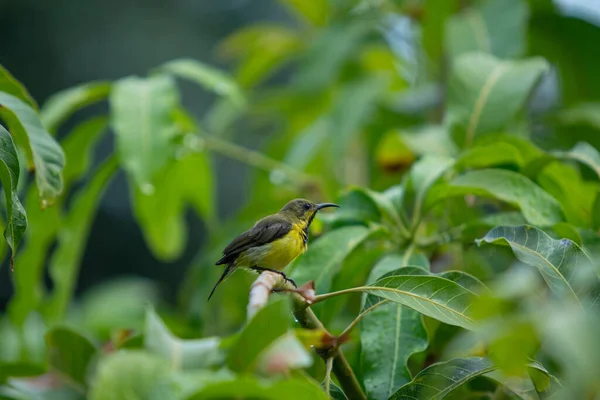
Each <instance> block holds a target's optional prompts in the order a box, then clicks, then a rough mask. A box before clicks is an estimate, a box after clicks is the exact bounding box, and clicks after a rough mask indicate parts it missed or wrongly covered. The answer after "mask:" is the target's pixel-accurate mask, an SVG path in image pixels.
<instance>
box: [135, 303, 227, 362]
mask: <svg viewBox="0 0 600 400" xmlns="http://www.w3.org/2000/svg"><path fill="white" fill-rule="evenodd" d="M220 344H221V340H220V338H218V337H211V338H202V339H193V340H182V339H179V338H178V337H176V336H174V335H173V334H172V333H171V332H170V331H169V329H168V328H167V327H166V326H165V324H164V322H163V321H162V320H161V319H160V317H159V316H158V315H157V314H156V313H155V312H154V311H153V310H152V309H148V310H147V311H146V327H145V329H144V345H145V347H146V349H148V350H149V351H150V352H152V353H155V354H159V355H161V356H162V357H164V358H166V359H167V360H169V362H170V365H171V366H172V367H173V368H174V369H193V368H208V367H211V366H214V365H218V364H220V363H221V362H222V361H223V354H222V351H221V349H220Z"/></svg>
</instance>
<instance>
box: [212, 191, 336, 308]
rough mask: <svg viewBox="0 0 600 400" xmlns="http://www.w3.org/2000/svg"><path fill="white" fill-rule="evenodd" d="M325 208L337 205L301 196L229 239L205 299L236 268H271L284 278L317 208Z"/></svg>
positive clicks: (301, 250)
mask: <svg viewBox="0 0 600 400" xmlns="http://www.w3.org/2000/svg"><path fill="white" fill-rule="evenodd" d="M326 207H339V206H338V205H336V204H333V203H321V204H315V203H313V202H311V201H309V200H305V199H295V200H292V201H290V202H289V203H287V204H286V205H285V206H284V207H283V208H282V209H281V210H279V212H277V213H276V214H272V215H269V216H267V217H264V218H262V219H261V220H259V221H257V222H256V223H255V224H254V225H253V226H252V228H250V229H248V230H247V231H246V232H244V233H242V234H241V235H239V236H238V237H236V238H235V239H233V240H232V241H231V243H229V245H227V247H225V249H224V250H223V257H221V259H220V260H219V261H217V262H216V265H221V264H225V265H227V266H226V268H225V271H223V274H222V275H221V277H220V278H219V280H218V281H217V283H216V284H215V286H214V288H213V289H212V291H211V292H210V295H209V296H208V299H209V300H210V298H211V297H212V295H213V293H214V292H215V289H216V288H217V286H218V285H219V283H221V282H222V281H223V280H224V279H225V278H227V277H228V276H229V275H231V273H233V271H235V269H236V268H249V269H253V270H256V271H259V272H260V271H264V270H270V271H275V272H278V273H280V274H282V275H283V277H284V278H286V279H287V277H286V276H285V274H283V273H282V272H281V271H282V270H283V269H284V268H285V267H286V266H287V265H288V264H290V263H291V262H292V261H294V260H295V259H296V258H297V257H298V256H299V255H300V254H302V253H304V252H305V251H306V249H307V246H308V228H309V227H310V224H311V223H312V221H313V219H314V217H315V215H316V214H317V211H319V210H321V209H323V208H326Z"/></svg>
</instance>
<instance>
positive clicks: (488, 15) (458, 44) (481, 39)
mask: <svg viewBox="0 0 600 400" xmlns="http://www.w3.org/2000/svg"><path fill="white" fill-rule="evenodd" d="M528 17H529V10H528V7H527V3H526V2H525V1H523V0H486V1H483V2H481V3H478V6H477V7H471V8H467V9H466V10H465V11H464V12H462V13H458V14H455V15H453V16H452V18H450V20H449V21H448V23H447V24H446V35H445V38H446V48H447V50H448V52H449V54H450V56H451V57H456V56H459V55H461V54H463V53H468V52H476V51H480V52H484V53H490V54H493V55H495V56H497V57H499V58H516V57H519V56H522V55H523V53H524V52H525V49H526V44H527V40H526V34H527V20H528Z"/></svg>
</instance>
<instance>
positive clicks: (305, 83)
mask: <svg viewBox="0 0 600 400" xmlns="http://www.w3.org/2000/svg"><path fill="white" fill-rule="evenodd" d="M371 24H372V21H368V20H366V21H365V20H360V19H356V20H354V21H351V22H348V23H345V24H341V23H337V24H333V25H330V26H328V27H327V28H326V29H323V30H322V31H321V32H319V36H318V37H316V38H315V39H314V40H312V41H311V46H310V48H309V49H307V50H306V51H305V52H304V54H303V59H302V60H301V62H300V66H299V68H298V70H297V71H298V72H297V74H296V76H295V77H294V80H293V84H294V85H296V87H297V88H298V89H300V90H303V91H316V90H322V88H323V87H326V86H327V85H329V84H331V83H332V82H334V81H335V80H336V78H337V77H338V76H339V74H340V73H341V70H342V66H343V65H344V64H345V63H346V62H347V61H348V59H349V58H350V57H352V56H353V55H354V54H355V52H356V50H357V48H358V47H359V46H360V44H361V42H363V40H364V39H365V38H366V36H367V34H368V33H369V31H370V30H371Z"/></svg>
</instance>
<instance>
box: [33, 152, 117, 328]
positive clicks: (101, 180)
mask: <svg viewBox="0 0 600 400" xmlns="http://www.w3.org/2000/svg"><path fill="white" fill-rule="evenodd" d="M117 168H118V163H117V159H116V157H114V156H111V157H109V158H108V159H107V160H105V161H104V162H103V163H102V164H101V165H100V166H99V167H98V169H97V171H96V172H95V174H94V176H93V177H92V178H91V180H90V181H89V182H88V184H87V185H86V186H85V187H84V188H82V189H81V190H80V191H79V192H78V194H77V195H76V197H75V199H74V200H73V203H72V204H73V205H72V206H71V208H70V210H69V211H68V214H67V216H66V218H65V220H64V221H63V223H62V226H61V228H60V229H59V231H58V246H57V248H56V250H55V251H54V253H53V254H52V257H51V258H50V265H49V267H48V270H49V273H50V277H51V278H52V281H53V283H54V290H53V292H52V295H51V296H50V298H49V300H48V302H47V303H46V304H45V311H46V316H47V318H49V319H51V320H60V318H62V316H63V315H64V313H65V312H66V310H67V306H68V305H69V301H70V300H71V296H72V295H73V290H74V289H75V283H76V279H77V274H78V268H79V267H80V263H81V258H82V257H83V251H84V249H85V245H86V243H87V238H88V235H89V232H90V229H91V227H92V222H93V221H94V217H95V215H96V210H97V208H98V205H99V204H100V200H101V199H102V195H103V193H104V190H105V189H106V187H107V186H108V184H109V182H110V180H111V179H112V177H113V175H114V174H115V172H116V171H117Z"/></svg>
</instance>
